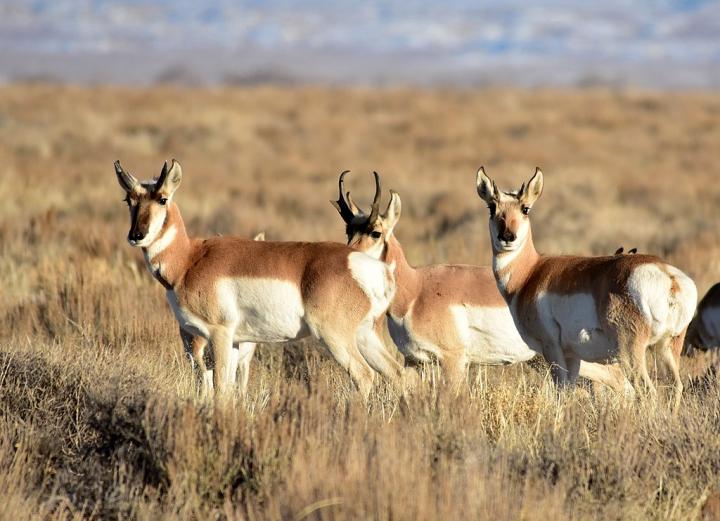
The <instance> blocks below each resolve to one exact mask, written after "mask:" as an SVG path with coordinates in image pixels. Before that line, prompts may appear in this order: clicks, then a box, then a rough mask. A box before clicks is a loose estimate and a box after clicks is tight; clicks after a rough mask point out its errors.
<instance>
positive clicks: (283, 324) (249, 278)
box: [115, 160, 402, 398]
mask: <svg viewBox="0 0 720 521" xmlns="http://www.w3.org/2000/svg"><path fill="white" fill-rule="evenodd" d="M115 172H116V174H117V178H118V182H119V183H120V186H121V187H122V189H123V190H124V191H125V193H126V201H127V204H128V207H129V211H130V231H129V233H128V242H129V243H130V244H131V245H132V246H135V247H139V248H142V251H143V255H144V256H145V260H146V263H147V266H148V269H149V270H150V272H151V273H152V275H153V276H154V277H155V278H156V279H157V280H158V281H159V282H160V283H161V284H162V285H163V286H164V287H165V289H166V292H167V293H166V294H167V299H168V302H169V303H170V306H171V307H172V309H173V312H174V313H175V317H176V319H177V321H178V323H179V325H180V327H181V329H182V330H183V331H184V332H185V333H187V334H190V335H194V336H200V337H202V338H203V339H206V340H208V341H209V346H210V349H209V351H210V353H209V355H210V356H209V358H210V360H211V363H212V365H213V367H211V368H213V369H214V373H213V382H214V387H215V394H216V395H218V394H223V393H224V391H226V390H227V384H228V383H229V382H230V381H231V379H232V376H231V375H230V356H231V355H230V353H231V350H232V345H233V343H234V342H284V341H289V340H294V339H298V338H302V337H305V336H308V335H310V334H312V335H313V336H314V337H316V338H317V339H318V340H320V341H321V343H322V344H323V345H324V346H325V347H326V348H327V350H328V351H329V352H330V354H331V355H332V356H333V357H334V358H335V360H336V361H337V362H338V363H339V364H340V365H341V366H342V367H343V368H344V369H345V370H347V371H348V373H349V374H350V376H351V377H352V378H353V380H354V381H355V383H356V384H357V386H358V388H359V390H360V392H361V393H362V395H363V397H364V398H367V397H368V394H369V392H370V389H371V387H372V382H373V379H374V372H373V369H375V370H376V371H378V372H380V373H381V374H383V376H385V377H387V378H388V379H390V380H392V381H393V382H396V383H397V382H398V380H399V379H400V378H401V376H402V367H401V366H400V364H398V363H397V361H395V360H394V359H393V358H392V356H391V355H390V354H389V352H388V351H387V349H386V348H385V345H384V344H383V342H382V340H381V338H380V337H379V336H378V324H379V320H378V319H380V318H381V317H382V316H383V314H384V313H385V310H386V309H387V307H388V305H389V303H390V301H391V299H392V297H393V294H394V291H395V281H394V276H393V272H392V269H391V268H390V267H388V266H387V265H386V264H385V263H383V262H381V261H378V260H376V259H373V258H371V257H369V256H367V255H365V254H363V253H361V252H357V251H355V250H353V249H351V248H349V247H347V246H345V245H342V244H337V243H303V242H262V241H252V240H250V239H244V238H239V237H230V236H220V237H211V238H207V239H198V238H191V237H189V236H188V234H187V232H186V231H185V225H184V223H183V220H182V217H181V215H180V209H179V208H178V205H177V204H176V203H175V202H174V200H173V196H174V195H175V191H176V190H177V188H178V187H179V185H180V182H181V179H182V170H181V168H180V164H179V163H178V162H177V161H175V160H173V161H172V164H171V166H170V167H169V168H168V165H167V163H166V164H165V166H164V167H163V169H162V172H161V174H160V176H159V178H158V179H157V180H153V181H149V182H140V181H138V180H137V179H135V178H134V177H133V176H132V175H130V174H129V173H127V172H126V171H125V170H124V169H123V168H122V167H121V166H120V163H119V162H116V163H115ZM196 362H197V363H198V365H199V366H200V367H201V368H202V369H203V370H205V369H206V367H205V361H204V360H203V359H202V357H200V359H196Z"/></svg>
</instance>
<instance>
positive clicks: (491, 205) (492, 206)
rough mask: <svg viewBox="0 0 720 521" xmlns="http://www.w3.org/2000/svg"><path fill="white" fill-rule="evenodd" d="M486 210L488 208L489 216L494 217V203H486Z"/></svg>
mask: <svg viewBox="0 0 720 521" xmlns="http://www.w3.org/2000/svg"><path fill="white" fill-rule="evenodd" d="M488 210H490V217H494V216H495V205H494V204H489V205H488Z"/></svg>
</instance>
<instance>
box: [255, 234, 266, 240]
mask: <svg viewBox="0 0 720 521" xmlns="http://www.w3.org/2000/svg"><path fill="white" fill-rule="evenodd" d="M264 240H265V232H260V233H258V234H257V235H256V236H255V237H253V241H264Z"/></svg>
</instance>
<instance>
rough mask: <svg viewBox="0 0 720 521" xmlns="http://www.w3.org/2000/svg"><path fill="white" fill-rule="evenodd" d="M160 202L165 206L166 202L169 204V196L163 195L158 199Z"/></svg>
mask: <svg viewBox="0 0 720 521" xmlns="http://www.w3.org/2000/svg"><path fill="white" fill-rule="evenodd" d="M158 203H160V204H161V205H163V206H165V204H167V197H161V198H160V199H158Z"/></svg>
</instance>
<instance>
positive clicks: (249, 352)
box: [233, 342, 257, 395]
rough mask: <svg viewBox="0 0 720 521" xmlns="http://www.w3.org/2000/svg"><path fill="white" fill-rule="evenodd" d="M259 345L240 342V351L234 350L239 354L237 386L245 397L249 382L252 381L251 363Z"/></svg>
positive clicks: (236, 371)
mask: <svg viewBox="0 0 720 521" xmlns="http://www.w3.org/2000/svg"><path fill="white" fill-rule="evenodd" d="M256 348H257V344H256V343H255V342H240V343H239V344H238V349H233V351H236V352H237V356H236V363H235V372H233V374H237V375H238V377H237V385H238V388H239V389H240V392H241V393H242V394H243V395H244V394H246V393H247V386H248V381H249V379H250V362H251V361H252V359H253V355H254V354H255V349H256Z"/></svg>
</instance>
